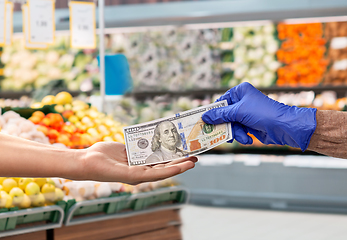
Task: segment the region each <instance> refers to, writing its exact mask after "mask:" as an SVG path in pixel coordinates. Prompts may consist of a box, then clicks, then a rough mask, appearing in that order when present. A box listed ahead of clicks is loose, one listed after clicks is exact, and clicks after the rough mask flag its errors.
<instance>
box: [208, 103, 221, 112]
mask: <svg viewBox="0 0 347 240" xmlns="http://www.w3.org/2000/svg"><path fill="white" fill-rule="evenodd" d="M220 107H224V105H223V104H218V105H215V106H212V107H208V108H206V109H207V111H208V110H211V109H214V108H220Z"/></svg>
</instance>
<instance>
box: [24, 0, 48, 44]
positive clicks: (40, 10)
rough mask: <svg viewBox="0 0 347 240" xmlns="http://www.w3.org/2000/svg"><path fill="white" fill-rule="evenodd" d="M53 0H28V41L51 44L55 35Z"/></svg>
mask: <svg viewBox="0 0 347 240" xmlns="http://www.w3.org/2000/svg"><path fill="white" fill-rule="evenodd" d="M54 4H55V2H54V0H30V1H29V3H28V15H29V29H28V30H29V31H28V32H29V43H36V44H37V43H39V44H53V43H54V35H55V17H54Z"/></svg>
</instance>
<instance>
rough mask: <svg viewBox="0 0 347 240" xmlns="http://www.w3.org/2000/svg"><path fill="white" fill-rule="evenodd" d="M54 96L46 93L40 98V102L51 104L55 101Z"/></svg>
mask: <svg viewBox="0 0 347 240" xmlns="http://www.w3.org/2000/svg"><path fill="white" fill-rule="evenodd" d="M54 100H55V97H54V96H53V95H47V96H46V97H44V98H43V99H42V100H41V103H42V104H43V105H51V104H54V103H55V101H54Z"/></svg>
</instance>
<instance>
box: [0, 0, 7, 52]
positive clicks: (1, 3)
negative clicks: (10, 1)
mask: <svg viewBox="0 0 347 240" xmlns="http://www.w3.org/2000/svg"><path fill="white" fill-rule="evenodd" d="M5 2H6V1H5V0H0V46H3V45H4V44H5V24H6V23H5V21H6V19H5V13H6V8H5Z"/></svg>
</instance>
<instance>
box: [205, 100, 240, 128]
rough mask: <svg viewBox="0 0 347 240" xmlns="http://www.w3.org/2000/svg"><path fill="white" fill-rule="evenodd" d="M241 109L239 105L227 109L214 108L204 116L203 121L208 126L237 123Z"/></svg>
mask: <svg viewBox="0 0 347 240" xmlns="http://www.w3.org/2000/svg"><path fill="white" fill-rule="evenodd" d="M238 109H239V104H233V105H229V106H227V107H220V108H214V109H211V110H209V111H207V112H205V113H204V114H203V115H202V120H203V121H204V122H205V123H208V124H221V123H225V122H234V121H236V119H235V115H236V113H237V110H238Z"/></svg>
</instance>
